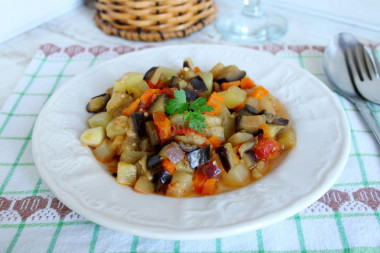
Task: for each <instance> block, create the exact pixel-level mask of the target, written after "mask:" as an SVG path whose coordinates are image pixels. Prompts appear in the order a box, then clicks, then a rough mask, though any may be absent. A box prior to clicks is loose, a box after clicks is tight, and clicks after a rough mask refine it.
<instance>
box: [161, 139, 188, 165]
mask: <svg viewBox="0 0 380 253" xmlns="http://www.w3.org/2000/svg"><path fill="white" fill-rule="evenodd" d="M160 156H162V157H164V158H167V159H169V160H170V161H171V162H172V163H173V164H176V163H178V162H179V161H180V160H182V159H183V158H184V156H185V153H184V152H183V151H182V149H181V148H180V146H179V145H178V144H177V143H176V142H171V143H170V144H169V145H167V146H165V147H164V148H162V149H161V152H160Z"/></svg>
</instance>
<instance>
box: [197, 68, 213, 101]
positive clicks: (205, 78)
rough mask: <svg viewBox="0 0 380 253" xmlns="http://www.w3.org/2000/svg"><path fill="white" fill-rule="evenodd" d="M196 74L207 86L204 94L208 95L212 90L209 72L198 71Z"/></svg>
mask: <svg viewBox="0 0 380 253" xmlns="http://www.w3.org/2000/svg"><path fill="white" fill-rule="evenodd" d="M197 75H198V76H200V77H201V78H202V80H203V82H204V84H205V85H206V87H207V90H206V91H205V94H206V95H207V96H209V95H210V94H211V92H212V84H213V81H214V80H213V76H212V74H211V73H210V72H199V73H197Z"/></svg>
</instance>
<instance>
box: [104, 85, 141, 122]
mask: <svg viewBox="0 0 380 253" xmlns="http://www.w3.org/2000/svg"><path fill="white" fill-rule="evenodd" d="M133 101H134V99H133V97H132V96H130V95H128V94H125V93H123V92H121V91H114V92H113V94H112V97H111V99H110V100H109V101H108V103H107V106H106V109H107V112H108V113H110V114H111V115H112V117H114V118H115V117H118V116H121V115H123V114H122V111H123V109H124V108H125V107H127V106H128V105H130V104H131V103H132V102H133Z"/></svg>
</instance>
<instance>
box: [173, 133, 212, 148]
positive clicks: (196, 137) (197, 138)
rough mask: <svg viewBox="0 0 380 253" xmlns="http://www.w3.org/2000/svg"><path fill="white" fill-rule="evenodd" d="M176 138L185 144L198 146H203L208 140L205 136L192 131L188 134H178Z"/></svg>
mask: <svg viewBox="0 0 380 253" xmlns="http://www.w3.org/2000/svg"><path fill="white" fill-rule="evenodd" d="M175 139H176V140H177V141H179V142H182V143H184V144H188V145H196V146H201V145H203V144H204V143H205V142H206V141H207V139H206V138H205V137H204V136H202V135H200V134H196V133H190V134H188V135H177V136H176V137H175Z"/></svg>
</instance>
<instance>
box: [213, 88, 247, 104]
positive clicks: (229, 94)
mask: <svg viewBox="0 0 380 253" xmlns="http://www.w3.org/2000/svg"><path fill="white" fill-rule="evenodd" d="M219 94H220V95H221V96H222V97H224V104H225V106H227V108H228V109H233V108H235V107H236V106H238V105H240V104H242V103H244V101H245V98H246V97H247V92H246V91H245V90H242V89H240V88H239V87H236V86H232V87H230V88H228V90H225V91H222V92H219Z"/></svg>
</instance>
